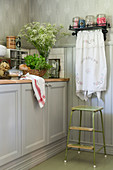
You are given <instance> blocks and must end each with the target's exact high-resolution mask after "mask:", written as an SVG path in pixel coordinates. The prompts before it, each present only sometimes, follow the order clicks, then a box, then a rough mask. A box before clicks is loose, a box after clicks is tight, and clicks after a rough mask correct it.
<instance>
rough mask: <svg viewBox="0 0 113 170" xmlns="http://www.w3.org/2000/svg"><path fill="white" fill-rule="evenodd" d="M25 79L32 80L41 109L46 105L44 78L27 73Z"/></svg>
mask: <svg viewBox="0 0 113 170" xmlns="http://www.w3.org/2000/svg"><path fill="white" fill-rule="evenodd" d="M23 79H30V80H32V86H33V90H34V93H35V96H36V99H37V100H38V103H39V106H40V108H42V107H44V104H45V80H44V79H43V78H42V77H39V76H35V75H31V74H29V73H27V74H26V75H25V77H24V78H21V80H23Z"/></svg>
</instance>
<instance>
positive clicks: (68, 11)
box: [0, 0, 113, 47]
mask: <svg viewBox="0 0 113 170" xmlns="http://www.w3.org/2000/svg"><path fill="white" fill-rule="evenodd" d="M112 9H113V1H112V0H85V1H84V0H70V1H69V0H0V23H1V27H0V44H1V43H4V42H5V41H6V36H8V35H17V34H18V32H19V30H20V28H21V27H22V26H23V25H24V24H26V23H27V22H28V21H39V22H50V23H52V24H57V25H59V24H62V25H64V28H65V30H66V31H68V28H69V25H70V24H71V23H72V18H73V17H74V16H80V17H82V18H84V17H85V16H86V15H89V14H92V15H94V16H96V15H97V14H98V13H105V14H106V15H107V16H109V18H110V20H111V23H112V20H113V19H112V16H113V13H112ZM68 32H69V33H70V34H71V31H68ZM109 32H110V31H109ZM107 37H108V38H109V40H111V39H113V34H110V35H108V36H107ZM74 43H75V38H74V37H72V36H70V37H67V38H64V39H63V40H61V41H59V42H57V44H58V45H61V44H62V45H67V44H68V45H71V44H74ZM24 47H25V43H24ZM27 47H29V46H27Z"/></svg>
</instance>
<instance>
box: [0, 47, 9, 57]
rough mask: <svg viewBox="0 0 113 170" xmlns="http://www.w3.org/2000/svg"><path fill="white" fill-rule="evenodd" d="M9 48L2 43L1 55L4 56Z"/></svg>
mask: <svg viewBox="0 0 113 170" xmlns="http://www.w3.org/2000/svg"><path fill="white" fill-rule="evenodd" d="M6 52H7V48H6V47H5V46H3V45H0V57H4V56H5V55H6Z"/></svg>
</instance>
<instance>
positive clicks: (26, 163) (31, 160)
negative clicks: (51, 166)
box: [0, 138, 66, 170]
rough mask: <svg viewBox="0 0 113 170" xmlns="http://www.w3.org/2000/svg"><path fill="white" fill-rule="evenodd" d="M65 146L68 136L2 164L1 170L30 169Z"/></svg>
mask: <svg viewBox="0 0 113 170" xmlns="http://www.w3.org/2000/svg"><path fill="white" fill-rule="evenodd" d="M65 147H66V138H63V139H61V140H58V141H56V142H54V143H51V144H49V145H47V146H45V147H42V148H40V149H38V150H36V151H34V152H32V153H29V154H27V155H25V156H22V157H20V158H18V159H16V160H14V161H12V162H10V163H8V164H5V165H3V166H1V167H0V170H29V169H30V168H32V167H34V166H36V165H38V164H39V163H41V162H43V161H45V160H47V159H49V158H50V157H52V156H54V155H56V154H57V153H59V152H61V151H63V150H64V149H65ZM63 161H64V160H62V162H63Z"/></svg>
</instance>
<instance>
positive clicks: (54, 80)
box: [0, 78, 69, 84]
mask: <svg viewBox="0 0 113 170" xmlns="http://www.w3.org/2000/svg"><path fill="white" fill-rule="evenodd" d="M61 81H69V78H56V79H55V78H54V79H45V82H61ZM21 83H31V80H6V79H1V80H0V84H21Z"/></svg>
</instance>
